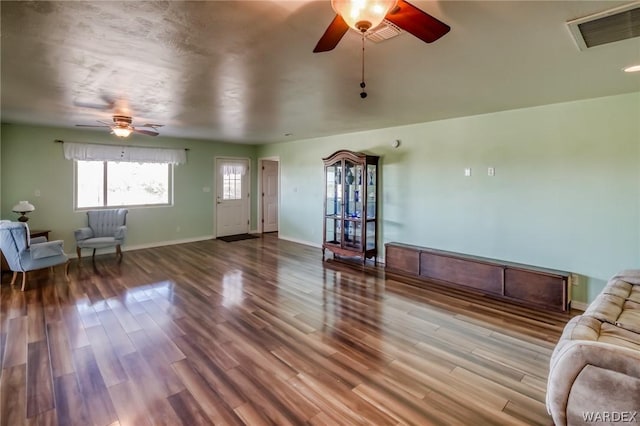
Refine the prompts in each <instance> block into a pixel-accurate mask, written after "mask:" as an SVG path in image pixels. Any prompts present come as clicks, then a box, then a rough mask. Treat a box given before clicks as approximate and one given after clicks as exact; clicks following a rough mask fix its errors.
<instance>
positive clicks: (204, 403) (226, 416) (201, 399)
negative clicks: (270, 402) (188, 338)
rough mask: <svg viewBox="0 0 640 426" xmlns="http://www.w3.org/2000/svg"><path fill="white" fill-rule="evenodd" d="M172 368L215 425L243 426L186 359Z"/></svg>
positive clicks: (215, 391)
mask: <svg viewBox="0 0 640 426" xmlns="http://www.w3.org/2000/svg"><path fill="white" fill-rule="evenodd" d="M172 367H173V369H174V370H175V371H176V374H177V375H178V377H180V379H181V380H182V382H183V383H184V384H185V386H186V388H187V390H188V391H189V393H190V394H191V395H192V397H193V398H195V400H196V401H197V404H198V406H199V407H200V408H201V409H202V411H203V412H204V413H205V415H206V416H207V418H208V419H209V420H210V421H211V422H213V424H215V425H240V424H242V422H241V421H240V418H238V417H237V415H236V412H234V411H233V410H232V409H231V407H229V406H228V405H227V404H226V403H225V401H224V400H223V399H222V398H221V397H220V395H218V393H217V390H216V389H215V388H214V387H212V386H211V385H210V384H209V383H207V381H206V380H205V378H204V377H202V376H201V375H200V374H199V373H198V372H197V371H196V370H194V369H193V368H192V367H191V366H190V365H189V362H188V361H187V360H186V359H184V360H181V361H178V362H175V363H173V364H172ZM240 405H242V404H240ZM172 406H173V404H172ZM174 409H175V407H174ZM176 412H178V410H176ZM178 414H179V412H178Z"/></svg>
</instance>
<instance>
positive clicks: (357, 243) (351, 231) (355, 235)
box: [343, 220, 362, 250]
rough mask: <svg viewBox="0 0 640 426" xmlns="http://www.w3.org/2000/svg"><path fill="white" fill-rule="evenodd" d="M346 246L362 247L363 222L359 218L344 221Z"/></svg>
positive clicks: (351, 247) (344, 245) (358, 248)
mask: <svg viewBox="0 0 640 426" xmlns="http://www.w3.org/2000/svg"><path fill="white" fill-rule="evenodd" d="M343 247H344V248H349V249H354V250H360V249H362V222H360V221H357V220H345V221H344V244H343Z"/></svg>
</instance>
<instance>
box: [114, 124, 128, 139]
mask: <svg viewBox="0 0 640 426" xmlns="http://www.w3.org/2000/svg"><path fill="white" fill-rule="evenodd" d="M112 131H113V134H114V135H116V136H117V137H119V138H126V137H127V136H129V135H130V134H131V132H132V131H133V129H131V128H130V127H129V126H126V127H114V128H113V129H112Z"/></svg>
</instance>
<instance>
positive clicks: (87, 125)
mask: <svg viewBox="0 0 640 426" xmlns="http://www.w3.org/2000/svg"><path fill="white" fill-rule="evenodd" d="M76 127H111V126H110V125H102V124H100V125H98V124H76Z"/></svg>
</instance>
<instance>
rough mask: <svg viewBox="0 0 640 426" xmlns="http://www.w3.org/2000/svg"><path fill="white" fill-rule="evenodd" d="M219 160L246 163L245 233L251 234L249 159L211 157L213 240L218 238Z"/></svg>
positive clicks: (224, 156)
mask: <svg viewBox="0 0 640 426" xmlns="http://www.w3.org/2000/svg"><path fill="white" fill-rule="evenodd" d="M219 160H242V161H246V162H247V175H246V179H247V191H248V197H247V220H248V221H249V223H248V224H247V232H251V180H252V179H251V173H253V169H252V167H251V158H249V157H231V156H227V155H221V156H216V157H213V191H211V193H212V195H213V197H212V200H211V201H212V202H213V217H212V218H211V219H212V220H213V238H216V239H217V238H218V203H217V197H218V179H219V177H220V175H219V174H218V161H219Z"/></svg>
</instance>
